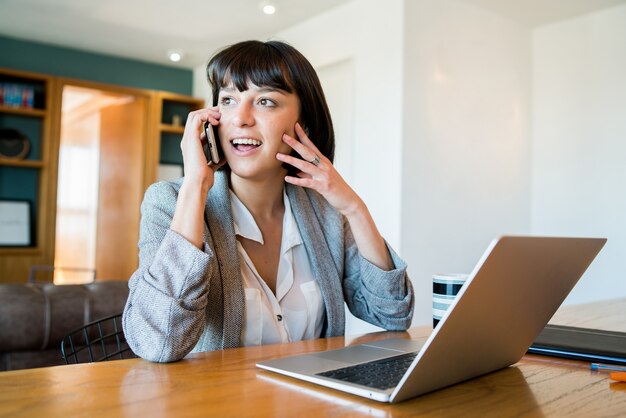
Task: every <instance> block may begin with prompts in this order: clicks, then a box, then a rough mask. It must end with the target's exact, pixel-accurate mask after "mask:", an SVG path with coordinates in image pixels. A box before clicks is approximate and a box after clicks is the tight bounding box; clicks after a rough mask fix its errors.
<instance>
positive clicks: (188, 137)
mask: <svg viewBox="0 0 626 418" xmlns="http://www.w3.org/2000/svg"><path fill="white" fill-rule="evenodd" d="M220 116H221V115H220V112H219V111H218V110H217V108H216V107H210V108H207V109H201V110H196V111H194V112H191V113H189V116H187V123H186V124H185V132H184V133H183V139H182V140H181V141H180V148H181V150H182V152H183V164H184V169H185V177H184V179H183V184H182V185H181V187H180V190H179V191H178V198H177V200H176V210H175V212H174V217H173V219H172V224H171V226H170V228H171V229H172V230H173V231H175V232H177V233H178V234H180V235H182V236H183V237H184V238H185V239H187V240H188V241H189V242H191V243H192V244H193V245H195V246H196V247H197V248H198V249H202V245H203V239H204V238H203V233H204V209H205V202H206V197H207V194H208V193H209V190H210V189H211V187H213V182H214V179H215V171H216V170H217V169H218V168H220V167H221V166H222V165H224V164H225V162H226V161H225V159H224V158H222V161H220V163H219V164H217V165H215V164H211V165H209V164H208V163H207V159H206V157H205V156H204V151H203V150H202V141H206V138H205V137H204V136H205V135H204V123H205V122H206V121H207V120H208V121H209V123H211V124H212V125H213V126H216V125H218V124H219V119H220Z"/></svg>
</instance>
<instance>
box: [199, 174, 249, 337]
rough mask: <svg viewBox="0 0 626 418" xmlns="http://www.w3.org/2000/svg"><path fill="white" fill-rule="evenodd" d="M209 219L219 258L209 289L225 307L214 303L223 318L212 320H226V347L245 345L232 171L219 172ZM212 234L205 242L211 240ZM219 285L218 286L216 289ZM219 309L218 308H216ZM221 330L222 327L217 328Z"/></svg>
mask: <svg viewBox="0 0 626 418" xmlns="http://www.w3.org/2000/svg"><path fill="white" fill-rule="evenodd" d="M205 222H206V224H207V225H208V229H209V235H210V236H211V237H214V239H212V248H213V249H214V250H215V256H216V259H217V261H218V268H217V269H216V270H214V271H213V275H212V277H211V286H210V289H209V303H211V302H213V303H218V304H219V303H220V301H221V303H222V309H220V308H219V306H218V307H216V306H215V305H213V306H211V310H212V311H213V312H220V313H221V314H222V315H223V317H222V318H216V320H212V319H209V318H208V317H207V321H209V320H211V321H212V322H213V325H214V326H216V327H217V326H219V324H217V323H216V321H217V320H218V319H221V322H222V341H221V346H222V347H223V348H232V347H239V346H240V345H241V330H242V327H243V318H244V310H245V298H244V291H243V283H242V279H241V270H240V266H239V256H238V254H237V242H236V238H235V229H234V226H233V214H232V211H231V207H230V195H229V188H228V174H227V173H226V172H225V171H224V170H219V171H217V172H216V173H215V182H214V184H213V187H211V190H210V191H209V195H208V196H207V200H206V209H205ZM207 238H208V237H205V241H207V243H208V239H207ZM214 287H215V289H214ZM216 308H217V309H216ZM214 329H218V328H214Z"/></svg>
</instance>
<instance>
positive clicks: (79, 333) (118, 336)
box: [61, 314, 137, 364]
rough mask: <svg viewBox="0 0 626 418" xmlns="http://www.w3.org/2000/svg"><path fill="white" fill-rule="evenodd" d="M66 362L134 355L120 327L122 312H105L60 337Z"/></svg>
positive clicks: (96, 360) (92, 360) (83, 361)
mask: <svg viewBox="0 0 626 418" xmlns="http://www.w3.org/2000/svg"><path fill="white" fill-rule="evenodd" d="M61 356H62V358H63V360H65V364H78V363H93V362H98V361H108V360H119V359H125V358H135V357H137V355H135V353H133V352H132V350H131V349H130V347H129V346H128V344H127V343H126V338H125V337H124V331H123V330H122V314H117V315H111V316H107V317H105V318H102V319H98V320H96V321H93V322H90V323H88V324H87V325H85V326H83V327H81V328H77V329H76V330H74V331H72V332H70V333H69V334H67V335H66V336H65V337H63V340H61Z"/></svg>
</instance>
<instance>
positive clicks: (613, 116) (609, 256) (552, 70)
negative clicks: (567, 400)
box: [531, 6, 626, 303]
mask: <svg viewBox="0 0 626 418" xmlns="http://www.w3.org/2000/svg"><path fill="white" fill-rule="evenodd" d="M532 45H533V80H534V81H533V90H532V96H533V101H532V109H533V130H532V191H533V193H532V218H531V219H532V231H533V232H534V233H537V234H546V235H582V236H603V237H608V242H607V244H606V246H605V247H604V249H603V251H602V252H601V253H600V255H599V256H598V258H597V259H596V260H595V262H594V263H593V264H592V265H591V267H590V268H589V270H588V271H587V273H586V274H585V276H583V279H582V280H581V281H580V282H579V284H578V285H577V286H576V287H575V288H574V290H573V292H572V293H571V294H570V296H569V298H568V299H567V301H566V303H581V302H588V301H593V300H598V299H607V298H612V297H624V296H626V280H625V279H624V277H623V276H624V272H625V271H626V6H621V7H617V8H612V9H607V10H604V11H601V12H597V13H593V14H589V15H586V16H583V17H580V18H577V19H573V20H568V21H564V22H560V23H556V24H552V25H549V26H545V27H542V28H538V29H536V30H534V31H533V34H532Z"/></svg>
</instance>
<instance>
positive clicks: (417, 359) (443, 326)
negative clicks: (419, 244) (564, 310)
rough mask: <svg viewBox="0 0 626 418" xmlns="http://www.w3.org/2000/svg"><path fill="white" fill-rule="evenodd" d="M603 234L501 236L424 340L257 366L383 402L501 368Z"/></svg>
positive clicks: (541, 322)
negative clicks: (583, 235) (579, 236)
mask: <svg viewBox="0 0 626 418" xmlns="http://www.w3.org/2000/svg"><path fill="white" fill-rule="evenodd" d="M605 242H606V239H605V238H557V237H513V236H505V237H501V238H498V239H496V240H494V241H493V242H492V243H491V245H490V246H489V248H487V251H485V254H484V255H483V256H482V258H481V259H480V261H479V262H478V264H477V265H476V267H475V268H474V270H473V271H472V273H471V274H470V276H469V278H468V280H467V282H466V284H465V285H464V286H463V288H462V289H461V291H460V292H459V294H458V296H457V298H456V300H455V301H454V302H453V303H452V305H451V306H450V308H449V309H448V311H447V312H446V314H445V315H444V316H443V318H442V319H441V322H439V325H438V326H437V327H436V329H435V330H434V332H433V333H432V334H431V335H430V337H429V338H428V340H427V341H426V342H425V343H424V344H420V343H419V342H417V341H413V340H409V339H389V340H383V341H378V342H372V343H367V344H361V345H355V346H350V347H346V348H342V349H339V350H330V351H323V352H318V353H311V354H306V355H298V356H293V357H286V358H280V359H275V360H269V361H264V362H261V363H258V364H257V367H260V368H263V369H266V370H270V371H272V372H276V373H281V374H284V375H287V376H291V377H294V378H297V379H301V380H305V381H307V382H312V383H316V384H319V385H323V386H327V387H330V388H333V389H337V390H341V391H344V392H348V393H352V394H355V395H359V396H364V397H366V398H371V399H374V400H377V401H381V402H399V401H403V400H405V399H409V398H412V397H415V396H418V395H421V394H424V393H427V392H431V391H434V390H437V389H440V388H443V387H446V386H450V385H453V384H455V383H459V382H462V381H464V380H468V379H471V378H474V377H477V376H480V375H483V374H486V373H490V372H493V371H495V370H499V369H502V368H504V367H507V366H509V365H511V364H513V363H516V362H517V361H519V360H520V359H521V358H522V356H523V355H524V353H525V352H526V350H527V349H528V347H529V346H530V345H531V343H532V342H533V340H534V339H535V338H536V337H537V335H539V333H540V332H541V330H542V329H543V328H544V326H545V325H546V324H547V323H548V321H549V320H550V318H551V317H552V315H553V314H554V313H555V312H556V310H557V309H558V308H559V306H560V305H561V303H562V302H563V300H564V299H565V298H566V296H567V295H568V294H569V292H570V291H571V290H572V288H573V287H574V285H575V284H576V282H577V281H578V280H579V279H580V277H581V276H582V275H583V273H584V272H585V270H587V267H589V265H590V264H591V262H592V261H593V259H594V258H595V257H596V255H597V254H598V253H599V252H600V250H601V249H602V247H603V246H604V244H605ZM394 373H395V376H394Z"/></svg>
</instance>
